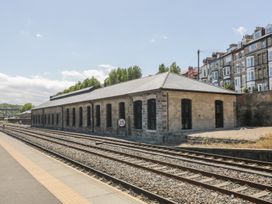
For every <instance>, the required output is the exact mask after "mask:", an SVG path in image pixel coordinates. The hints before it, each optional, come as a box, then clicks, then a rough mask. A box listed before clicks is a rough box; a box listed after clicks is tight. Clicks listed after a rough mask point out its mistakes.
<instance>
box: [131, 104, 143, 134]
mask: <svg viewBox="0 0 272 204" xmlns="http://www.w3.org/2000/svg"><path fill="white" fill-rule="evenodd" d="M133 115H134V128H135V129H142V101H134V102H133Z"/></svg>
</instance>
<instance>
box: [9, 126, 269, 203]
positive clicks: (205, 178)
mask: <svg viewBox="0 0 272 204" xmlns="http://www.w3.org/2000/svg"><path fill="white" fill-rule="evenodd" d="M5 132H6V133H8V134H10V135H13V136H15V137H17V138H18V137H19V138H20V137H22V136H23V137H25V136H27V137H32V138H36V139H40V140H44V141H47V142H50V143H53V144H57V145H62V146H65V147H66V148H70V149H74V150H76V151H81V152H85V153H88V154H93V155H96V156H99V157H103V158H106V159H111V160H113V161H117V162H121V163H124V164H127V165H130V166H133V167H135V168H140V169H144V170H146V171H150V172H153V173H156V174H158V175H163V176H166V177H169V178H172V179H177V180H180V181H183V182H188V183H190V184H193V185H197V186H202V187H204V188H207V189H210V190H214V191H218V192H221V193H224V194H227V195H232V196H235V197H239V198H241V199H244V200H248V201H251V202H255V203H272V186H269V185H264V184H258V183H254V182H250V181H245V180H241V179H237V178H232V177H229V176H222V175H218V174H215V173H211V172H206V171H202V170H199V169H194V168H188V167H183V166H180V165H177V164H172V163H169V162H165V161H159V160H154V159H150V158H145V157H142V156H136V155H131V154H128V153H124V152H119V151H115V150H111V149H107V148H103V147H99V144H98V145H86V144H84V143H82V142H75V141H71V140H67V138H65V139H64V138H58V137H56V135H55V136H52V135H51V136H49V135H46V134H43V135H41V134H40V133H39V132H35V131H32V132H31V131H29V130H26V129H20V128H8V129H6V130H5ZM38 134H39V135H38ZM21 139H22V138H21ZM270 198H271V199H270Z"/></svg>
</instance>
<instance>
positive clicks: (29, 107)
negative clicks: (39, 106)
mask: <svg viewBox="0 0 272 204" xmlns="http://www.w3.org/2000/svg"><path fill="white" fill-rule="evenodd" d="M32 108H34V105H33V104H32V103H26V104H24V105H23V106H22V107H21V108H20V112H21V113H22V112H25V111H28V110H31V109H32Z"/></svg>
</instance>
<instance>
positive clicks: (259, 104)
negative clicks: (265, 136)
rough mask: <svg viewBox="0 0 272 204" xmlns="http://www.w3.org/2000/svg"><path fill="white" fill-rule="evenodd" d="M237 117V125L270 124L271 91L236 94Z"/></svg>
mask: <svg viewBox="0 0 272 204" xmlns="http://www.w3.org/2000/svg"><path fill="white" fill-rule="evenodd" d="M237 118H238V125H239V126H271V125H272V91H266V92H261V93H259V92H258V93H254V94H244V95H241V96H238V97H237Z"/></svg>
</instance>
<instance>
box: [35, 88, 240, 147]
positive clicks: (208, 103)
mask: <svg viewBox="0 0 272 204" xmlns="http://www.w3.org/2000/svg"><path fill="white" fill-rule="evenodd" d="M183 98H188V99H191V100H192V121H193V125H192V129H191V130H190V131H194V130H203V129H214V128H215V108H214V104H215V100H222V101H223V103H224V127H225V128H233V127H234V126H235V124H236V120H235V118H236V115H235V101H236V96H235V95H226V94H212V93H197V92H182V91H166V90H157V91H152V92H144V93H139V94H134V95H125V96H120V97H115V98H108V99H101V100H94V101H89V102H82V103H77V104H69V105H68V104H67V105H64V106H61V107H51V108H43V109H34V110H33V112H32V117H33V116H35V115H36V116H37V115H38V116H42V117H44V116H43V115H47V120H48V115H52V114H55V115H56V114H59V123H58V125H57V124H56V116H55V120H54V124H52V123H50V124H48V123H47V122H45V123H43V122H40V123H33V121H32V125H33V126H35V127H46V128H55V129H61V130H68V131H77V132H86V133H90V134H97V135H109V136H117V137H121V138H124V139H129V140H136V141H144V142H149V143H159V144H161V143H180V142H182V141H184V140H185V138H186V134H187V133H188V132H189V131H188V130H182V128H181V99H183ZM149 99H156V130H149V129H148V110H147V102H148V100H149ZM137 100H141V101H142V129H140V130H139V129H135V128H134V113H133V102H134V101H137ZM120 102H124V103H125V115H126V118H125V121H126V126H125V127H124V128H121V127H119V125H118V120H119V103H120ZM107 104H111V107H112V126H111V127H107V122H106V121H107V118H106V106H107ZM96 105H100V121H101V122H100V126H99V127H97V126H96V111H95V107H96ZM88 106H90V109H91V118H90V121H91V123H90V126H88V125H87V107H88ZM80 107H82V110H83V123H82V126H81V127H80V125H79V121H80V118H79V110H80ZM73 108H75V113H76V114H75V125H73V123H72V110H73ZM67 109H69V116H70V117H69V125H67V123H66V120H67ZM51 122H52V118H51Z"/></svg>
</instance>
